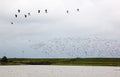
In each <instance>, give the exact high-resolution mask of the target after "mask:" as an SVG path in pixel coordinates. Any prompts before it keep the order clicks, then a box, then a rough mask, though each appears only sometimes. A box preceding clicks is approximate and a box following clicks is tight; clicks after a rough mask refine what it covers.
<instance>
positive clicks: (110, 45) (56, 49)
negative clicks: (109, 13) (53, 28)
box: [31, 37, 120, 57]
mask: <svg viewBox="0 0 120 77" xmlns="http://www.w3.org/2000/svg"><path fill="white" fill-rule="evenodd" d="M31 42H32V41H31ZM119 45H120V42H119V41H117V40H109V39H99V38H95V39H91V38H86V39H84V38H83V39H82V38H71V37H68V38H63V39H62V38H57V39H52V40H48V41H45V42H39V43H38V44H33V45H31V48H32V49H35V50H36V51H38V53H40V54H45V56H48V57H50V56H52V57H55V55H57V56H60V57H62V56H63V57H90V56H91V57H93V56H98V57H105V56H113V57H114V56H120V54H118V52H119V51H120V49H119Z"/></svg>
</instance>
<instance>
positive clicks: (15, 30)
mask: <svg viewBox="0 0 120 77" xmlns="http://www.w3.org/2000/svg"><path fill="white" fill-rule="evenodd" d="M18 9H20V10H21V12H20V13H18V12H17V10H18ZM45 9H47V10H48V13H45V11H44V10H45ZM77 9H80V11H79V12H78V11H77ZM38 10H41V13H39V14H38ZM67 10H69V13H68V14H67V13H66V11H67ZM29 12H30V13H31V16H28V17H27V18H24V14H27V13H29ZM15 14H17V15H18V17H17V18H15ZM119 21H120V1H119V0H0V57H2V56H4V55H6V56H8V57H120V54H119V52H120V48H119V47H120V22H119ZM11 22H13V23H14V24H11ZM66 39H67V40H68V41H69V42H67V41H66ZM76 39H77V40H78V42H80V43H77V41H76ZM83 39H87V40H83ZM55 40H57V43H56V41H55ZM53 43H54V44H53ZM61 43H62V44H64V45H65V46H64V48H63V47H62V46H61ZM71 43H72V45H71V46H70V44H71ZM87 44H90V45H89V46H87ZM81 46H83V47H81ZM102 46H103V47H102ZM57 47H58V48H57ZM61 49H63V50H61ZM76 49H77V50H76ZM85 49H87V50H85ZM93 51H94V52H93ZM91 52H92V54H91ZM86 53H87V54H86ZM93 53H94V54H93ZM117 53H118V54H117ZM61 54H62V56H61ZM71 54H75V55H71ZM78 54H79V55H78Z"/></svg>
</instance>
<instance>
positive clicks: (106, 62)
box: [0, 58, 120, 66]
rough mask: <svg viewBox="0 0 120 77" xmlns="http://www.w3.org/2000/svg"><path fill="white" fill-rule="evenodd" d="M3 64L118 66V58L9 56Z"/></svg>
mask: <svg viewBox="0 0 120 77" xmlns="http://www.w3.org/2000/svg"><path fill="white" fill-rule="evenodd" d="M0 60H1V59H0ZM0 65H2V63H1V62H0ZM5 65H82V66H120V58H9V59H8V62H7V63H6V64H5Z"/></svg>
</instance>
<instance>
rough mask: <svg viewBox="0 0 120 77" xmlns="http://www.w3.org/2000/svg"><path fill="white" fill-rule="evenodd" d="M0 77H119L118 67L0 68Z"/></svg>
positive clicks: (22, 66)
mask: <svg viewBox="0 0 120 77" xmlns="http://www.w3.org/2000/svg"><path fill="white" fill-rule="evenodd" d="M0 77H120V67H103V66H48V65H35V66H34V65H21V66H0Z"/></svg>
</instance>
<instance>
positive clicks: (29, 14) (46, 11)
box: [11, 9, 80, 24]
mask: <svg viewBox="0 0 120 77" xmlns="http://www.w3.org/2000/svg"><path fill="white" fill-rule="evenodd" d="M76 10H77V12H79V11H80V10H79V9H76ZM44 11H45V13H48V9H45V10H44ZM17 12H18V13H21V10H20V9H18V10H17ZM37 12H38V13H41V10H38V11H37ZM66 13H67V14H68V13H69V10H66ZM28 16H31V13H30V12H28V13H27V14H24V17H25V18H27V17H28ZM17 17H18V14H15V18H17ZM11 24H14V23H13V22H11Z"/></svg>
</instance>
